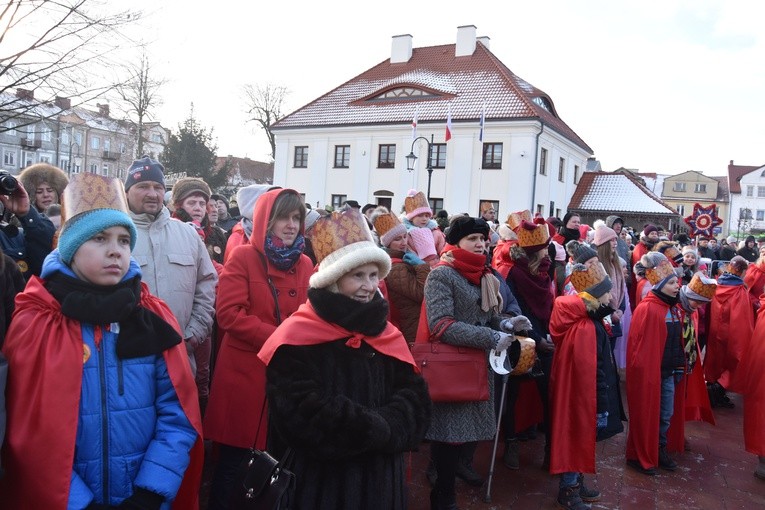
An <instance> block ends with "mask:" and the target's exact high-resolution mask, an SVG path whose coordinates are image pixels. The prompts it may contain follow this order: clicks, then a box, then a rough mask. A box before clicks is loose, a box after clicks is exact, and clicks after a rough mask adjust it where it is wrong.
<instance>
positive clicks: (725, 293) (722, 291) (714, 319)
mask: <svg viewBox="0 0 765 510" xmlns="http://www.w3.org/2000/svg"><path fill="white" fill-rule="evenodd" d="M709 313H710V322H709V334H708V336H707V347H706V356H705V358H704V375H705V376H706V379H707V381H709V382H714V381H720V384H722V385H723V386H724V387H725V388H726V389H727V390H729V391H733V392H736V393H741V392H742V389H743V388H742V387H741V385H740V384H739V381H738V380H737V378H736V369H737V367H738V364H739V362H740V361H741V359H742V357H743V356H744V351H745V350H746V348H747V347H748V345H749V343H750V342H751V339H752V333H753V332H754V309H753V308H752V306H751V300H750V298H749V291H748V290H747V288H746V286H744V285H718V286H717V291H716V292H715V295H714V298H712V305H711V307H710V311H709Z"/></svg>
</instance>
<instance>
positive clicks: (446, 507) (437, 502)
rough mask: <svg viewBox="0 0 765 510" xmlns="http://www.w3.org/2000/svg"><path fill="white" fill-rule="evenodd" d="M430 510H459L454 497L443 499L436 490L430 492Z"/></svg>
mask: <svg viewBox="0 0 765 510" xmlns="http://www.w3.org/2000/svg"><path fill="white" fill-rule="evenodd" d="M430 510H459V508H457V502H456V501H455V500H454V496H452V497H451V498H445V497H443V495H441V494H440V493H439V492H438V491H436V489H433V490H431V491H430Z"/></svg>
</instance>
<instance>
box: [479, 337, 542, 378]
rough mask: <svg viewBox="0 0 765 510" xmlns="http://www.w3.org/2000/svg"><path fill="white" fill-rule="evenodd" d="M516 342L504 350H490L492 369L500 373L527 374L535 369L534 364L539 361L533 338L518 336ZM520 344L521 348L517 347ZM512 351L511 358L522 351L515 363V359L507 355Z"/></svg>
mask: <svg viewBox="0 0 765 510" xmlns="http://www.w3.org/2000/svg"><path fill="white" fill-rule="evenodd" d="M515 338H516V340H517V341H516V342H513V343H512V344H511V345H510V347H509V348H508V349H506V350H504V351H501V352H497V351H495V350H493V349H492V350H491V351H490V352H489V364H490V365H491V369H492V370H494V372H496V373H498V374H499V375H506V374H509V375H525V374H528V373H530V372H531V371H532V370H533V369H534V364H535V363H536V361H537V345H536V342H534V340H533V339H531V338H527V337H523V336H517V337H515ZM516 344H517V345H518V346H519V347H520V349H518V348H516V347H515V345H516ZM511 350H512V351H513V352H512V353H511V355H510V356H511V358H515V355H516V353H517V352H518V351H520V355H519V356H518V360H517V361H516V363H515V365H513V360H512V359H510V358H508V357H507V353H508V351H511Z"/></svg>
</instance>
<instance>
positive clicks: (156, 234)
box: [130, 207, 218, 348]
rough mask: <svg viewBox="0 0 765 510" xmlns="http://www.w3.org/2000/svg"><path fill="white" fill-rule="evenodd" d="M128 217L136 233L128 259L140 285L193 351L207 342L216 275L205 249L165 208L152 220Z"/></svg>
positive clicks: (194, 233)
mask: <svg viewBox="0 0 765 510" xmlns="http://www.w3.org/2000/svg"><path fill="white" fill-rule="evenodd" d="M130 217H131V218H132V219H133V223H135V227H136V229H137V230H138V239H137V241H136V245H135V249H134V250H133V258H134V259H135V260H136V261H137V262H138V264H140V266H141V273H142V274H143V281H144V282H145V283H146V284H147V285H148V286H149V289H150V290H151V293H152V294H154V295H155V296H157V297H159V298H160V299H162V300H163V301H164V302H165V303H167V305H168V306H169V307H170V310H172V311H173V315H175V318H176V319H177V320H178V324H180V326H181V331H182V332H183V333H182V335H183V338H184V339H186V340H187V341H189V342H190V343H191V345H190V346H189V347H190V348H193V347H194V346H196V345H198V344H199V343H201V342H204V341H205V339H206V338H207V337H208V336H210V332H211V331H212V324H213V313H214V303H215V286H216V285H217V283H218V275H217V273H216V272H215V268H214V267H213V264H212V262H211V261H210V256H209V255H208V253H207V248H205V245H204V243H203V242H202V240H201V239H200V238H199V235H197V233H196V231H195V229H194V227H192V226H191V225H187V224H185V223H183V222H180V221H176V220H174V219H172V218H171V217H170V211H169V210H168V209H167V208H166V207H163V208H162V211H161V212H160V213H159V214H158V215H157V217H156V218H154V217H152V216H150V215H148V214H135V213H133V212H131V213H130Z"/></svg>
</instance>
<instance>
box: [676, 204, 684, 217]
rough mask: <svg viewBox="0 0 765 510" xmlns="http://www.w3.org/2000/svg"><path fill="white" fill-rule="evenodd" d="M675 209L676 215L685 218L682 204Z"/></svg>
mask: <svg viewBox="0 0 765 510" xmlns="http://www.w3.org/2000/svg"><path fill="white" fill-rule="evenodd" d="M675 209H677V214H679V215H680V216H685V206H684V205H683V204H679V205H678V206H677V207H676V208H675Z"/></svg>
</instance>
